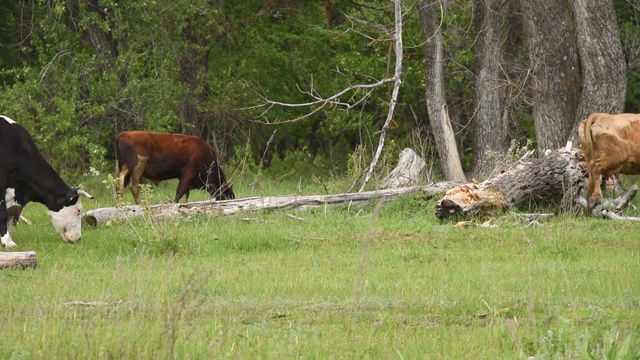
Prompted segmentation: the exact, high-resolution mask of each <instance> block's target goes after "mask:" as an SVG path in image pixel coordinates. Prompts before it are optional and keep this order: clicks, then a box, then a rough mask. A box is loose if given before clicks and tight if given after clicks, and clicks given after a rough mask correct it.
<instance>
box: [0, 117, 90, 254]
mask: <svg viewBox="0 0 640 360" xmlns="http://www.w3.org/2000/svg"><path fill="white" fill-rule="evenodd" d="M0 194H4V199H3V198H2V197H0V237H1V238H0V242H1V243H2V246H4V247H7V248H8V247H12V246H16V243H14V242H13V239H12V238H11V235H10V234H9V231H8V224H9V222H10V221H11V222H12V223H14V224H15V223H16V222H17V221H18V218H19V217H20V213H21V211H22V208H23V207H24V206H25V205H27V203H29V202H31V201H35V202H39V203H41V204H43V205H44V206H46V207H47V213H48V214H49V217H50V218H51V223H52V224H53V226H54V227H55V228H56V231H57V232H58V233H59V234H60V235H61V236H62V238H63V239H64V241H66V242H76V241H78V240H79V239H80V237H81V236H82V230H81V216H82V202H81V201H80V196H81V195H82V196H85V197H88V198H89V199H93V196H92V195H90V194H88V193H87V192H85V191H83V190H80V189H77V188H70V187H69V186H67V184H65V183H64V181H63V180H62V179H61V178H60V176H59V175H58V174H57V173H56V172H55V170H53V168H52V167H51V165H49V163H47V161H46V160H45V159H44V157H43V156H42V154H41V153H40V150H38V148H37V147H36V144H35V143H34V142H33V139H32V138H31V135H29V133H28V132H27V130H26V129H25V128H24V127H22V126H20V125H19V124H18V123H16V122H15V121H13V120H11V119H10V118H8V117H6V116H4V115H0Z"/></svg>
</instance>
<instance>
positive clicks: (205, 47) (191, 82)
mask: <svg viewBox="0 0 640 360" xmlns="http://www.w3.org/2000/svg"><path fill="white" fill-rule="evenodd" d="M196 32H197V30H195V26H188V27H187V29H185V31H184V33H185V34H184V36H185V38H186V40H187V47H188V49H187V50H185V52H184V53H183V54H182V56H181V58H180V81H181V82H182V83H183V84H184V86H185V87H186V88H187V94H186V95H185V97H184V98H183V99H182V100H181V104H180V112H181V115H182V133H183V134H186V135H193V136H199V137H200V138H206V137H207V135H208V132H209V131H208V127H207V122H206V121H205V119H204V114H203V113H202V112H201V111H200V109H199V105H200V104H204V103H205V102H206V100H207V98H208V97H209V90H208V87H207V86H206V84H207V81H206V77H207V71H208V69H209V66H208V59H209V51H210V50H209V46H210V44H209V43H208V41H206V40H201V37H200V36H198V34H197V33H196Z"/></svg>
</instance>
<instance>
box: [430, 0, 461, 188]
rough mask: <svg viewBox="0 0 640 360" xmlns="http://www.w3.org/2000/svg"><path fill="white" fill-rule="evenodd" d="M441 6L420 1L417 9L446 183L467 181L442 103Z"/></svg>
mask: <svg viewBox="0 0 640 360" xmlns="http://www.w3.org/2000/svg"><path fill="white" fill-rule="evenodd" d="M441 6H444V5H443V3H442V2H440V1H433V0H423V2H422V5H421V6H420V9H419V11H420V18H421V19H422V29H423V32H424V36H425V39H426V41H425V50H426V59H427V75H426V77H427V90H426V101H427V111H428V113H429V121H430V122H431V129H432V131H433V135H434V137H435V141H436V148H437V149H438V156H439V157H440V162H441V163H442V171H443V174H444V178H445V179H446V180H449V181H466V177H465V175H464V172H463V171H462V164H461V163H460V155H459V154H458V148H457V146H456V141H455V136H454V134H453V130H452V128H451V120H450V119H449V113H448V111H447V104H446V99H445V91H444V76H443V72H444V40H443V38H442V32H441V28H440V23H439V21H438V16H437V11H438V7H441Z"/></svg>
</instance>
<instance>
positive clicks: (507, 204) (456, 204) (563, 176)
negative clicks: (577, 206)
mask: <svg viewBox="0 0 640 360" xmlns="http://www.w3.org/2000/svg"><path fill="white" fill-rule="evenodd" d="M584 166H585V165H584V161H583V159H582V154H581V153H580V152H579V151H578V150H577V149H562V150H556V151H553V152H551V153H550V154H549V155H548V156H545V157H543V158H536V159H526V160H520V161H518V162H517V163H516V164H515V165H514V166H512V167H510V168H508V169H506V170H505V171H503V172H502V173H501V174H500V175H498V176H496V177H494V178H491V179H488V180H486V181H484V182H482V183H479V184H475V183H474V184H464V185H461V186H457V187H454V188H452V189H449V190H448V191H447V192H446V194H445V195H444V197H443V198H442V199H441V200H440V201H438V203H437V204H436V212H435V214H436V216H437V217H438V218H439V219H441V220H442V219H445V218H448V217H452V216H455V215H461V216H462V217H465V218H469V217H474V216H478V215H490V214H492V213H496V212H500V211H503V210H506V209H511V208H513V207H515V206H518V205H521V204H524V203H527V202H530V203H534V204H549V203H561V202H562V200H563V199H565V196H567V195H570V196H571V198H570V199H568V200H569V202H567V203H566V204H567V205H571V204H573V198H574V197H576V196H577V195H578V194H577V191H579V189H581V188H582V186H581V185H582V184H583V183H584V175H583V174H584Z"/></svg>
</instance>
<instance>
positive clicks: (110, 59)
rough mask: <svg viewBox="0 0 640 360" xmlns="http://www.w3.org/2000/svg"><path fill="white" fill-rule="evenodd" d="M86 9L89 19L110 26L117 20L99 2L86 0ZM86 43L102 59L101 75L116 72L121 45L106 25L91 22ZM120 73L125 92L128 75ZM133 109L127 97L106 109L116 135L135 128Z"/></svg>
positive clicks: (100, 65)
mask: <svg viewBox="0 0 640 360" xmlns="http://www.w3.org/2000/svg"><path fill="white" fill-rule="evenodd" d="M86 7H87V18H88V19H91V17H92V16H95V17H96V18H97V19H99V20H100V21H102V22H106V23H109V24H112V23H113V21H115V19H113V18H109V16H112V15H110V14H108V13H107V12H106V11H105V8H104V7H103V6H101V4H100V3H99V0H86ZM80 20H82V19H80ZM78 22H82V21H78ZM84 41H85V42H86V43H87V44H89V45H90V46H91V48H92V49H93V53H94V54H95V55H96V57H98V58H99V59H101V62H100V63H99V69H100V72H101V73H103V74H104V73H108V72H111V71H116V70H114V68H116V66H115V63H116V59H117V58H118V56H119V54H120V52H119V50H118V47H119V44H118V41H117V40H116V39H115V38H114V37H113V34H112V33H111V32H110V31H107V30H104V25H102V26H101V24H99V23H97V22H96V21H89V22H88V24H87V29H86V32H85V34H84ZM118 71H119V73H118V82H119V84H118V85H119V87H120V90H123V89H124V88H125V87H126V86H127V73H126V72H125V71H124V70H118ZM131 107H132V105H131V98H130V97H129V96H125V97H123V98H120V99H118V102H117V104H116V105H115V106H108V107H106V108H105V111H104V118H105V119H109V120H111V121H113V128H114V132H115V133H116V134H117V133H118V132H120V131H124V130H131V129H133V128H134V117H133V114H134V111H132V110H131Z"/></svg>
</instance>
